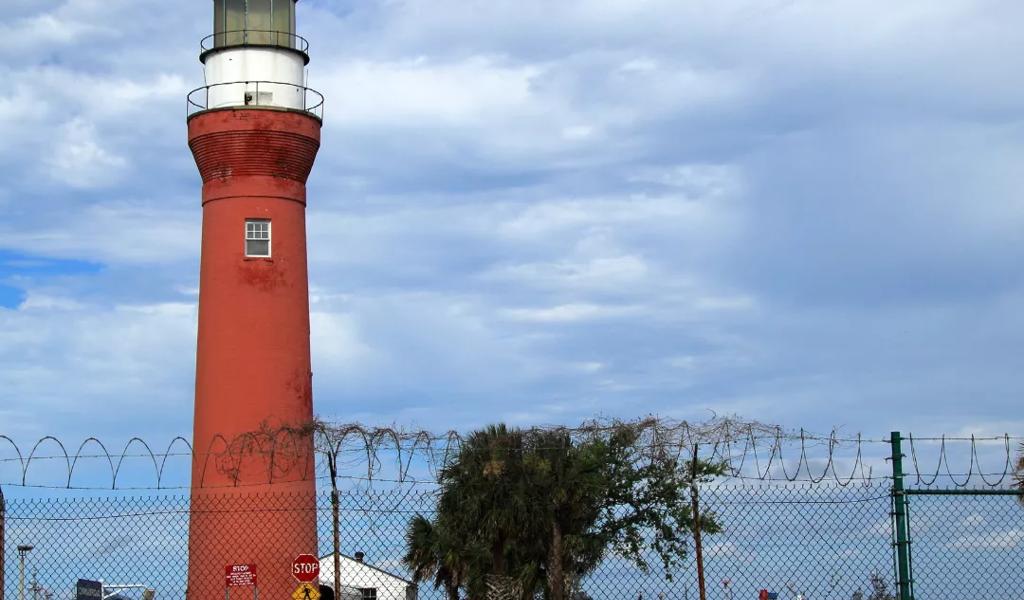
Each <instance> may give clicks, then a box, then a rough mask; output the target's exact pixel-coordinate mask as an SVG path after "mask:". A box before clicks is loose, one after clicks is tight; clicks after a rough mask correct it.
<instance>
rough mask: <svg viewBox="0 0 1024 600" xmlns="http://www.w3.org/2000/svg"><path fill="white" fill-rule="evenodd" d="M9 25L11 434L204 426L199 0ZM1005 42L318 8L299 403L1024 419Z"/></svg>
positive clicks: (861, 22)
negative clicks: (319, 143) (194, 133)
mask: <svg viewBox="0 0 1024 600" xmlns="http://www.w3.org/2000/svg"><path fill="white" fill-rule="evenodd" d="M3 3H4V10H3V12H4V16H3V17H2V18H3V20H2V21H0V73H2V80H3V82H4V84H3V85H2V86H0V135H2V140H3V142H2V144H0V423H2V428H0V429H2V430H3V431H2V432H3V433H9V434H14V435H15V436H17V437H19V438H22V439H27V438H30V437H33V436H36V435H39V434H43V433H57V434H59V435H61V436H66V437H69V438H80V437H81V436H83V435H85V434H87V433H97V434H100V435H108V436H109V435H115V436H116V435H122V434H125V433H141V434H143V435H147V436H154V437H158V438H159V437H164V438H167V437H170V436H171V435H174V434H179V433H184V434H188V433H189V432H190V431H191V403H192V393H193V373H194V352H195V323H196V300H197V286H198V259H199V227H200V216H201V215H200V205H199V195H200V181H199V177H198V174H197V172H196V169H195V166H194V163H193V162H192V158H191V155H190V153H189V151H188V148H187V146H186V140H185V101H184V97H185V94H186V93H187V92H188V90H190V89H191V88H194V87H197V86H199V85H201V83H202V80H203V77H202V70H201V65H200V64H199V62H198V60H197V57H198V42H199V39H200V38H201V37H203V36H204V35H206V34H207V33H209V31H210V30H211V27H212V23H211V20H212V18H211V6H210V2H209V1H208V0H190V1H188V2H182V1H180V0H175V1H174V2H157V1H156V0H3ZM1021 22H1024V4H1021V3H1020V2H1014V1H1006V2H999V1H981V0H978V1H974V2H966V1H960V0H943V1H942V2H935V1H934V0H920V1H914V0H907V1H904V2H898V3H893V2H882V1H877V2H875V1H869V0H849V1H844V0H834V1H820V0H815V1H810V0H808V1H801V0H788V1H783V0H752V1H741V0H736V1H722V0H713V1H712V0H708V1H696V0H695V1H689V2H683V1H680V0H664V1H662V0H559V1H558V2H552V1H551V0H543V1H540V0H537V1H535V0H508V1H506V0H492V1H487V2H484V1H478V0H358V1H349V0H303V1H302V2H300V3H299V27H300V33H301V34H303V35H304V36H305V37H307V38H308V39H309V40H310V43H311V45H312V46H311V51H310V54H311V55H312V62H311V64H310V72H309V74H310V85H311V86H312V87H315V88H317V89H319V90H321V91H322V92H323V93H324V94H325V95H326V96H327V107H326V121H325V126H324V132H323V142H324V143H323V148H322V150H321V153H320V155H319V158H318V161H317V165H316V167H315V168H314V172H313V176H312V178H311V180H310V204H309V213H308V217H309V221H308V222H309V252H310V261H311V262H310V268H311V295H312V311H313V314H312V323H313V341H312V345H313V360H314V385H315V388H314V393H315V402H316V406H317V411H318V412H319V413H320V414H321V415H323V416H326V417H330V418H336V419H340V420H345V421H351V420H360V421H364V422H367V423H371V424H388V423H397V424H401V425H405V426H422V427H427V428H432V429H447V428H460V429H461V428H466V427H471V426H474V425H479V424H483V423H486V422H489V421H494V420H498V419H504V420H507V421H510V422H513V423H517V424H534V423H575V422H578V421H579V420H581V419H584V418H588V417H593V416H596V415H605V416H618V417H633V416H639V415H645V414H650V413H654V414H659V415H664V416H669V417H676V418H698V419H699V418H703V417H706V416H708V415H709V414H711V411H714V412H716V413H719V414H721V413H736V414H739V415H742V416H745V417H749V418H757V419H761V420H764V421H768V422H773V423H780V424H783V425H785V426H788V427H794V428H797V427H807V428H810V429H813V430H816V431H827V430H829V429H831V428H832V427H833V426H840V427H842V428H843V429H844V430H846V431H864V432H865V433H868V434H870V435H872V436H875V437H880V436H881V435H883V434H885V433H886V432H888V431H889V430H891V429H894V428H896V429H902V430H904V431H917V432H924V433H942V432H947V433H963V432H984V433H1001V432H1003V431H1009V432H1011V433H1015V432H1016V433H1020V432H1021V431H1022V430H1024V419H1022V418H1021V417H1020V415H1019V406H1020V396H1021V391H1022V389H1024V382H1022V372H1024V364H1022V363H1024V360H1022V359H1024V353H1022V351H1021V342H1022V340H1024V310H1022V306H1024V278H1022V266H1021V265H1022V259H1024V197H1022V192H1021V190H1022V189H1024V83H1022V79H1021V77H1020V76H1019V71H1020V69H1019V68H1018V67H1019V64H1018V63H1019V59H1020V57H1021V56H1024V36H1022V35H1021V34H1020V23H1021ZM129 416H134V417H135V418H134V419H130V420H129V419H128V418H127V417H129Z"/></svg>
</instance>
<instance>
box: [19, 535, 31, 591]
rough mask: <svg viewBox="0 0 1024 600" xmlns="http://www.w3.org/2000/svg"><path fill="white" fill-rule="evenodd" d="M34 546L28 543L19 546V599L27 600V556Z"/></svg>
mask: <svg viewBox="0 0 1024 600" xmlns="http://www.w3.org/2000/svg"><path fill="white" fill-rule="evenodd" d="M33 547H34V546H29V545H27V544H22V545H20V546H18V600H25V557H26V556H28V553H29V552H31V551H32V548H33Z"/></svg>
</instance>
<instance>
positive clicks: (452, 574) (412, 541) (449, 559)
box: [402, 515, 465, 600]
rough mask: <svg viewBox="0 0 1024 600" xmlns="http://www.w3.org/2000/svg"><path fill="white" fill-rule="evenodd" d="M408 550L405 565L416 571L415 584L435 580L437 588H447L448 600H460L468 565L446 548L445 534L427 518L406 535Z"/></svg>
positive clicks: (418, 520)
mask: <svg viewBox="0 0 1024 600" xmlns="http://www.w3.org/2000/svg"><path fill="white" fill-rule="evenodd" d="M405 541H406V547H407V548H408V550H407V551H406V553H405V556H404V557H403V558H402V562H403V563H404V564H405V566H406V567H408V568H409V570H410V571H412V578H413V581H415V582H416V583H420V582H421V581H426V580H428V579H433V582H434V587H435V588H443V589H444V591H445V594H446V595H447V597H448V600H459V586H460V584H461V576H462V574H463V572H464V571H465V565H463V564H461V562H460V560H459V557H458V554H457V552H455V551H454V548H449V547H446V546H447V545H446V544H445V543H444V538H443V537H442V535H441V532H439V531H438V529H437V528H436V527H435V526H434V524H433V523H432V522H431V521H430V520H429V519H427V518H426V517H424V516H423V515H416V516H415V517H413V518H412V520H411V521H410V522H409V527H408V529H407V530H406V533H405Z"/></svg>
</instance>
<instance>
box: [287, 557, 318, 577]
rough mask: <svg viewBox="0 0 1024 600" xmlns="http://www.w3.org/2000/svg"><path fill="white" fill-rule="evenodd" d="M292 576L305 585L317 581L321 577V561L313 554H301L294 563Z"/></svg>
mask: <svg viewBox="0 0 1024 600" xmlns="http://www.w3.org/2000/svg"><path fill="white" fill-rule="evenodd" d="M292 575H293V576H294V577H295V579H298V580H299V581H301V582H303V583H308V582H312V581H316V578H317V577H319V576H320V561H319V560H317V558H316V557H315V556H313V555H312V554H300V555H298V556H296V557H295V560H294V561H292Z"/></svg>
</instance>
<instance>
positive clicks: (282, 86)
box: [185, 81, 324, 120]
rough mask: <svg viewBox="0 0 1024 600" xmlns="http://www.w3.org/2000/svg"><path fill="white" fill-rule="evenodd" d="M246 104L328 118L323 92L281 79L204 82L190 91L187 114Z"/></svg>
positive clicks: (186, 104)
mask: <svg viewBox="0 0 1024 600" xmlns="http://www.w3.org/2000/svg"><path fill="white" fill-rule="evenodd" d="M211 91H212V92H213V93H212V94H211ZM211 99H213V102H212V103H211ZM244 106H262V107H267V108H280V109H286V110H298V111H303V112H307V113H309V114H311V115H313V116H314V117H316V118H318V119H320V120H323V118H324V96H323V94H321V93H320V92H318V91H316V90H314V89H312V88H308V87H305V86H302V85H295V84H294V83H283V82H279V81H230V82H225V83H214V84H212V85H204V86H203V87H199V88H196V89H194V90H192V91H191V92H189V94H188V96H187V97H186V103H185V112H186V117H190V116H192V115H194V114H196V113H199V112H203V111H205V110H211V109H216V108H232V107H244Z"/></svg>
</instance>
